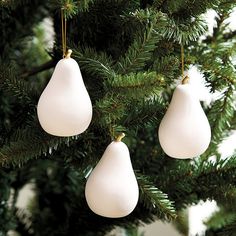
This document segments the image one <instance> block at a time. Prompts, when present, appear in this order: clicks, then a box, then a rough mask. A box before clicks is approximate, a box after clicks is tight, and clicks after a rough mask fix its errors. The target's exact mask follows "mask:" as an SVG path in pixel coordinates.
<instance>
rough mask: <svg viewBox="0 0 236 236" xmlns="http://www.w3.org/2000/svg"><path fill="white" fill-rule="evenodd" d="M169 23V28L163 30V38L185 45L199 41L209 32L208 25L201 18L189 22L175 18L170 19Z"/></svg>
mask: <svg viewBox="0 0 236 236" xmlns="http://www.w3.org/2000/svg"><path fill="white" fill-rule="evenodd" d="M167 22H168V24H167V27H165V28H164V29H163V37H164V38H166V39H167V40H172V41H174V42H177V43H179V44H183V45H186V44H189V43H190V42H191V41H197V40H198V39H199V37H200V36H201V35H203V34H204V33H205V32H206V30H207V24H206V22H205V21H204V20H203V19H202V17H200V16H198V17H195V18H194V19H193V20H192V21H188V22H181V21H179V20H175V19H174V18H168V21H167Z"/></svg>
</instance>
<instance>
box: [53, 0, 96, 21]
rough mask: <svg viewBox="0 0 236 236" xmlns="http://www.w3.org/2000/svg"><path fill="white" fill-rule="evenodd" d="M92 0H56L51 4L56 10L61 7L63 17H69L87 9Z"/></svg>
mask: <svg viewBox="0 0 236 236" xmlns="http://www.w3.org/2000/svg"><path fill="white" fill-rule="evenodd" d="M93 2H94V0H79V1H75V0H56V1H54V2H53V3H52V5H53V7H54V8H55V9H57V10H58V11H60V10H61V9H62V10H63V12H64V16H65V18H66V19H70V18H73V17H74V16H76V15H77V14H78V13H79V12H85V11H88V9H89V5H90V4H91V3H93Z"/></svg>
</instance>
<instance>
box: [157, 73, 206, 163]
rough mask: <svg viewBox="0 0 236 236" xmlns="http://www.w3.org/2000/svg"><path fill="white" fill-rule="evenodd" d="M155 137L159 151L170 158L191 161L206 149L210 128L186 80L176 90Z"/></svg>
mask: <svg viewBox="0 0 236 236" xmlns="http://www.w3.org/2000/svg"><path fill="white" fill-rule="evenodd" d="M158 135H159V141H160V144H161V147H162V149H163V150H164V152H165V153H166V154H167V155H168V156H170V157H174V158H179V159H187V158H193V157H196V156H199V155H201V154H202V153H204V152H205V151H206V149H207V148H208V146H209V143H210V141H211V128H210V124H209V122H208V119H207V117H206V115H205V113H204V111H203V109H202V107H201V104H200V102H199V98H198V96H197V95H196V94H195V91H194V87H193V86H192V85H191V84H189V83H188V77H186V78H185V79H184V80H183V82H182V84H181V85H178V86H177V87H176V89H175V91H174V94H173V97H172V100H171V102H170V105H169V107H168V109H167V112H166V114H165V116H164V118H163V119H162V121H161V123H160V126H159V131H158Z"/></svg>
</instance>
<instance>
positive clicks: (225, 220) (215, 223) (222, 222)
mask: <svg viewBox="0 0 236 236" xmlns="http://www.w3.org/2000/svg"><path fill="white" fill-rule="evenodd" d="M235 220H236V214H235V213H233V212H230V211H227V210H226V209H224V208H220V210H218V211H216V212H215V213H214V214H213V215H212V216H211V218H210V219H208V220H207V221H206V222H205V225H206V226H207V228H208V229H213V230H217V229H221V228H223V227H225V226H227V225H230V224H232V223H233V222H234V221H235Z"/></svg>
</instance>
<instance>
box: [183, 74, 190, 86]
mask: <svg viewBox="0 0 236 236" xmlns="http://www.w3.org/2000/svg"><path fill="white" fill-rule="evenodd" d="M188 83H189V77H188V76H187V75H186V76H185V77H184V79H183V80H182V84H188Z"/></svg>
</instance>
